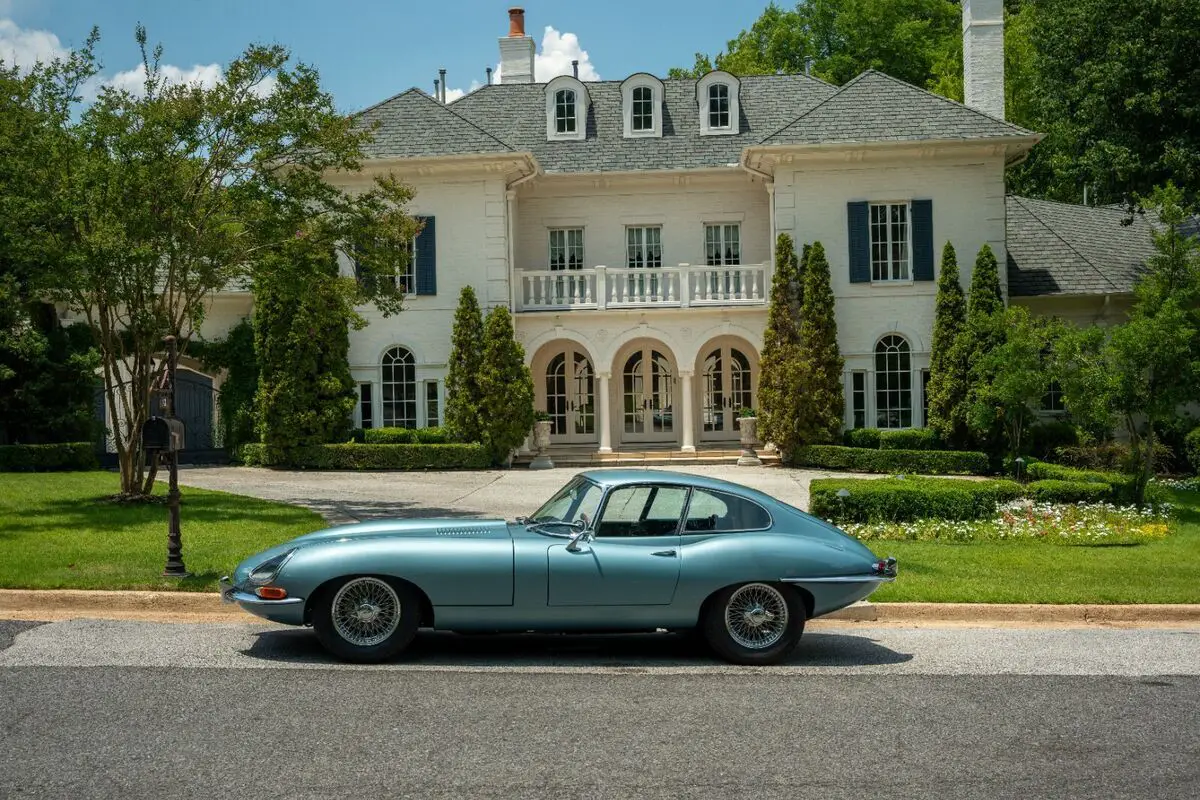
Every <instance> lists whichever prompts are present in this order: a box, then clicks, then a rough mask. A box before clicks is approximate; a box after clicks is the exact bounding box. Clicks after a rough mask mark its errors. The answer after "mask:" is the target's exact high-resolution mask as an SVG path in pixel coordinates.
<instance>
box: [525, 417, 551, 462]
mask: <svg viewBox="0 0 1200 800" xmlns="http://www.w3.org/2000/svg"><path fill="white" fill-rule="evenodd" d="M533 451H534V453H535V454H536V455H534V458H533V461H530V462H529V468H530V469H550V468H551V467H553V466H554V462H553V461H551V460H550V452H549V451H550V420H548V419H539V420H538V421H536V422H534V423H533Z"/></svg>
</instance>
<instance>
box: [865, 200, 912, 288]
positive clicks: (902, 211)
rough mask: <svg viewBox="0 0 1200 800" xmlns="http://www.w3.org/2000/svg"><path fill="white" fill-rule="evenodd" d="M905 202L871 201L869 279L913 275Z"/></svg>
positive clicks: (885, 279) (893, 278)
mask: <svg viewBox="0 0 1200 800" xmlns="http://www.w3.org/2000/svg"><path fill="white" fill-rule="evenodd" d="M910 240H911V239H910V230H909V213H908V203H872V204H871V280H872V281H907V280H911V278H912V265H911V263H910V262H911V258H912V249H911V248H910V247H909V242H910Z"/></svg>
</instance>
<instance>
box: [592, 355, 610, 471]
mask: <svg viewBox="0 0 1200 800" xmlns="http://www.w3.org/2000/svg"><path fill="white" fill-rule="evenodd" d="M596 377H597V378H599V379H600V387H599V391H598V392H597V393H596V394H597V395H598V396H597V397H596V402H598V403H599V404H600V452H601V453H611V452H612V421H611V420H610V419H609V413H608V404H609V397H608V379H609V377H610V373H607V372H598V373H596Z"/></svg>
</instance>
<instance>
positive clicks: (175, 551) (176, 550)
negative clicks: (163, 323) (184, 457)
mask: <svg viewBox="0 0 1200 800" xmlns="http://www.w3.org/2000/svg"><path fill="white" fill-rule="evenodd" d="M164 341H165V342H166V344H167V372H166V386H165V387H164V389H165V391H163V393H162V395H161V396H160V397H161V400H160V402H161V404H162V406H163V409H162V410H163V416H164V417H166V418H167V419H171V420H173V419H175V363H176V361H178V359H179V353H178V351H177V349H176V345H175V337H174V336H168V337H166V339H164ZM157 457H158V458H165V459H167V474H168V476H169V479H168V483H167V513H168V523H167V564H166V566H165V567H164V568H163V573H162V574H163V577H164V578H187V577H189V576H190V575H191V574H192V573H190V572H188V571H187V567H185V566H184V565H183V538H182V535H181V534H180V531H179V448H178V447H170V448H168V449H167V451H166V452H164V453H161V454H159V455H158V456H157Z"/></svg>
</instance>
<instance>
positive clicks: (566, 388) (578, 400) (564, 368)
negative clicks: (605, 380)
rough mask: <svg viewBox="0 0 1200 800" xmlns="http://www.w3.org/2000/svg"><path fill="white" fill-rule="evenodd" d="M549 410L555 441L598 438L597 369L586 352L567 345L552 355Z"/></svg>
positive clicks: (547, 371)
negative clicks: (593, 366) (572, 348)
mask: <svg viewBox="0 0 1200 800" xmlns="http://www.w3.org/2000/svg"><path fill="white" fill-rule="evenodd" d="M546 413H548V414H549V415H550V440H551V441H552V442H563V443H569V442H592V441H595V440H596V372H595V370H593V369H592V362H591V361H590V360H589V359H588V357H587V356H586V355H585V354H583V353H581V352H579V351H578V350H571V349H567V350H565V351H563V352H561V353H559V354H558V355H556V356H555V357H554V358H552V359H550V363H549V365H547V367H546Z"/></svg>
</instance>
